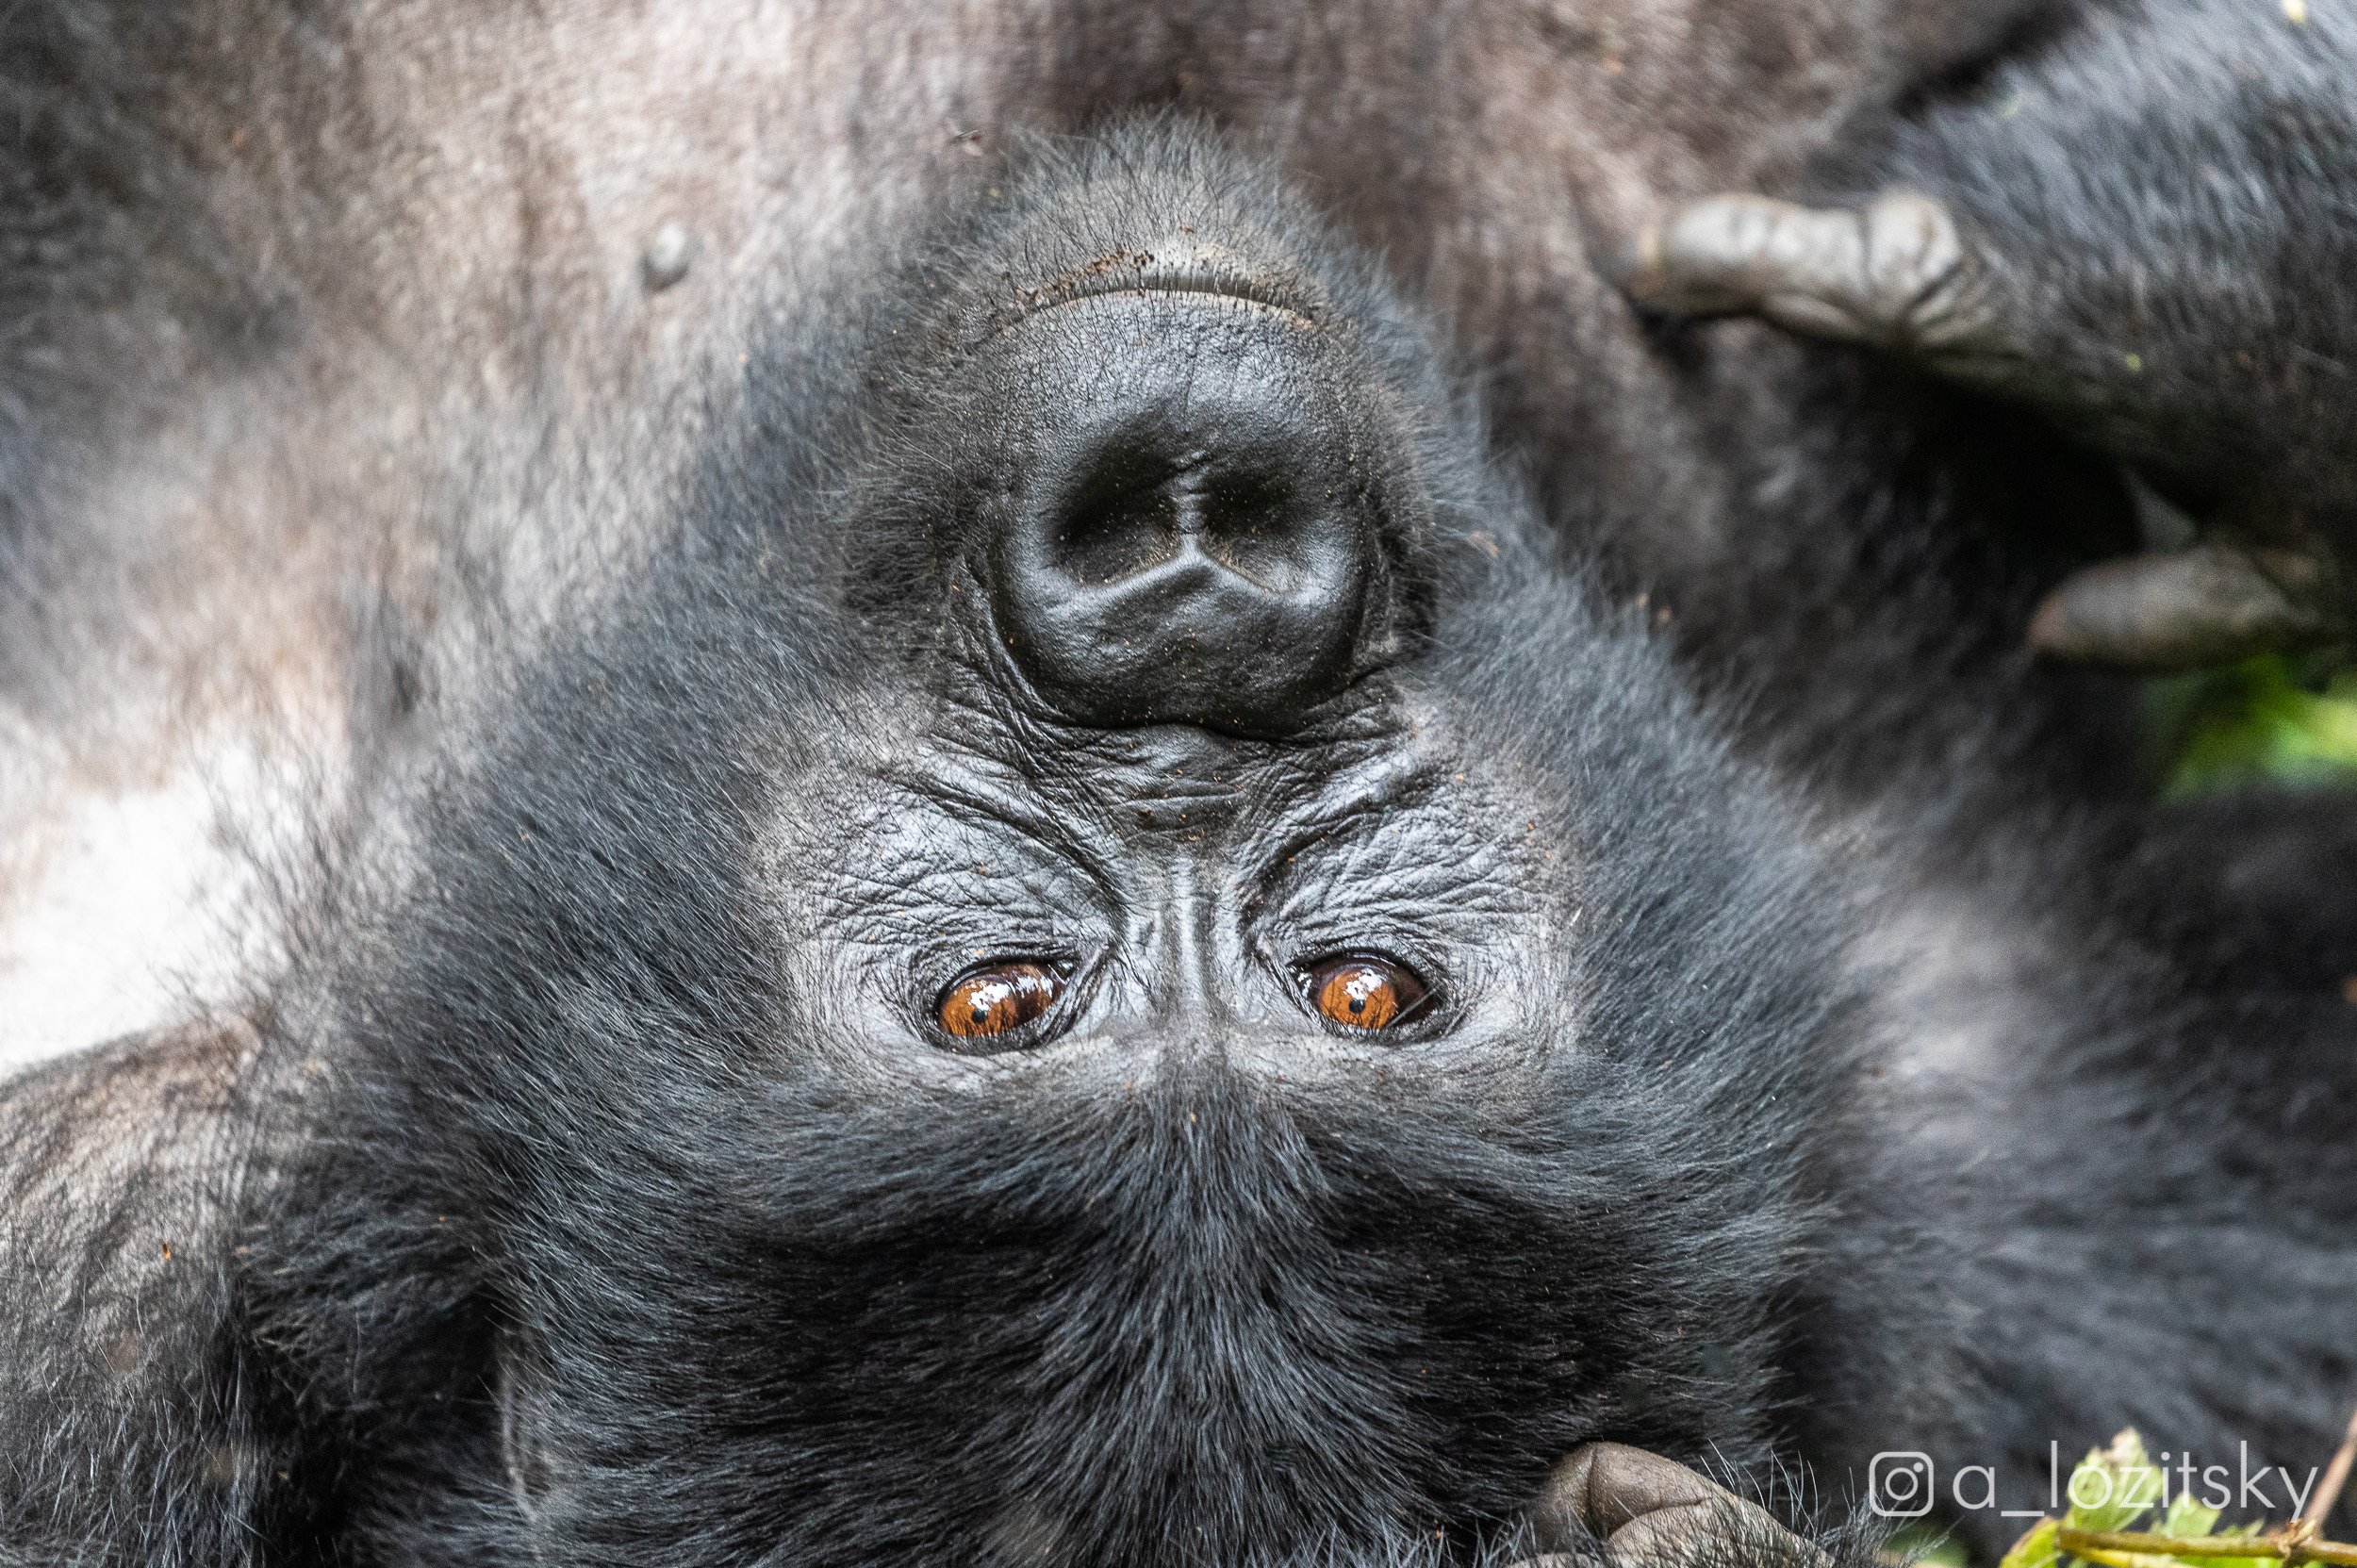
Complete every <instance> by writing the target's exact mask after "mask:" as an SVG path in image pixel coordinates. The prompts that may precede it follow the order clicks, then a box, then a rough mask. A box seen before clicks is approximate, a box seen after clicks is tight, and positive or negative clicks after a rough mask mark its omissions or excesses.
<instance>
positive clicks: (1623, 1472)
mask: <svg viewBox="0 0 2357 1568" xmlns="http://www.w3.org/2000/svg"><path fill="white" fill-rule="evenodd" d="M1530 1527H1531V1533H1532V1535H1533V1536H1534V1537H1535V1538H1536V1541H1537V1543H1538V1548H1539V1554H1540V1555H1539V1556H1538V1557H1537V1558H1535V1559H1533V1560H1529V1561H1528V1562H1526V1563H1525V1564H1522V1565H1519V1568H1574V1565H1578V1568H1589V1565H1591V1564H1594V1563H1596V1562H1598V1561H1600V1560H1601V1561H1603V1562H1607V1563H1609V1564H1612V1565H1614V1568H1726V1565H1728V1564H1744V1565H1747V1568H1833V1561H1832V1559H1831V1558H1830V1557H1829V1556H1828V1554H1827V1553H1826V1552H1825V1551H1824V1550H1823V1549H1822V1548H1821V1547H1819V1546H1817V1545H1816V1544H1814V1543H1810V1542H1808V1541H1805V1540H1803V1539H1802V1538H1801V1537H1800V1536H1798V1535H1795V1534H1794V1533H1793V1532H1792V1531H1790V1530H1788V1529H1787V1528H1785V1527H1784V1526H1783V1525H1782V1524H1780V1523H1778V1522H1777V1520H1776V1518H1775V1516H1774V1515H1772V1514H1771V1513H1770V1512H1769V1511H1768V1510H1766V1509H1763V1508H1761V1507H1760V1506H1759V1505H1758V1504H1756V1503H1750V1502H1746V1501H1744V1500H1743V1499H1742V1498H1740V1497H1738V1496H1737V1495H1735V1494H1733V1493H1732V1492H1729V1491H1728V1490H1726V1488H1724V1487H1722V1486H1720V1485H1719V1484H1718V1483H1716V1482H1715V1481H1712V1480H1710V1479H1709V1478H1708V1477H1705V1476H1703V1475H1701V1474H1700V1473H1698V1472H1696V1471H1693V1470H1689V1469H1688V1468H1687V1467H1686V1466H1685V1465H1682V1464H1679V1463H1677V1462H1675V1461H1672V1460H1666V1459H1663V1458H1662V1457H1661V1456H1660V1455H1658V1454H1653V1453H1648V1452H1646V1451H1645V1450H1644V1449H1642V1448H1631V1447H1628V1446H1627V1445H1625V1444H1618V1443H1591V1444H1586V1445H1585V1446H1583V1447H1580V1448H1576V1449H1574V1450H1573V1451H1572V1454H1571V1456H1570V1457H1569V1458H1567V1459H1565V1460H1564V1461H1563V1462H1562V1463H1560V1464H1558V1465H1557V1466H1556V1467H1555V1470H1554V1472H1553V1473H1552V1474H1551V1475H1549V1476H1548V1477H1547V1481H1546V1485H1545V1486H1544V1487H1542V1488H1541V1491H1540V1494H1539V1500H1538V1501H1537V1502H1536V1503H1535V1504H1533V1505H1532V1507H1531V1510H1530Z"/></svg>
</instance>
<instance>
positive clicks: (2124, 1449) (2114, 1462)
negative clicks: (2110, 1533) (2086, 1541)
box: [2064, 1428, 2161, 1530]
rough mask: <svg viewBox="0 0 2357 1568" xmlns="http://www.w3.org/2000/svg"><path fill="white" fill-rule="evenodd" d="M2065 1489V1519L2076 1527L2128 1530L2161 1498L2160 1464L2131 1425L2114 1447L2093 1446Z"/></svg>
mask: <svg viewBox="0 0 2357 1568" xmlns="http://www.w3.org/2000/svg"><path fill="white" fill-rule="evenodd" d="M2065 1490H2066V1492H2067V1493H2068V1494H2069V1498H2070V1512H2069V1516H2068V1517H2067V1518H2066V1519H2065V1521H2064V1522H2065V1523H2066V1524H2068V1525H2069V1527H2071V1528H2072V1529H2074V1530H2124V1529H2126V1528H2128V1527H2129V1526H2130V1525H2132V1524H2134V1522H2135V1520H2136V1519H2137V1517H2138V1516H2140V1515H2141V1514H2143V1513H2144V1512H2145V1510H2148V1509H2150V1508H2151V1507H2152V1506H2153V1505H2154V1504H2156V1503H2158V1502H2159V1501H2160V1500H2161V1472H2160V1467H2159V1466H2158V1465H2156V1464H2154V1463H2153V1462H2152V1461H2151V1456H2149V1455H2147V1454H2146V1453H2145V1451H2144V1440H2143V1439H2142V1438H2140V1437H2138V1436H2137V1435H2136V1433H2135V1429H2134V1428H2128V1429H2127V1430H2125V1431H2123V1432H2121V1433H2120V1434H2119V1435H2118V1437H2115V1438H2113V1439H2112V1442H2111V1446H2110V1447H2108V1448H2096V1449H2092V1450H2090V1451H2089V1452H2088V1454H2087V1457H2086V1458H2085V1459H2084V1460H2081V1461H2079V1464H2078V1468H2076V1469H2074V1470H2072V1471H2071V1472H2070V1484H2069V1487H2068V1488H2066V1489H2065Z"/></svg>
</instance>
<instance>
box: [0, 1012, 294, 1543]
mask: <svg viewBox="0 0 2357 1568" xmlns="http://www.w3.org/2000/svg"><path fill="white" fill-rule="evenodd" d="M256 1055H257V1052H256V1049H255V1042H254V1038H253V1035H252V1032H250V1031H249V1030H247V1029H246V1028H244V1026H242V1025H241V1024H233V1025H211V1026H205V1027H190V1028H185V1029H179V1030H173V1031H169V1032H162V1033H159V1034H155V1035H148V1036H141V1037H134V1038H132V1039H130V1040H126V1041H123V1042H119V1043H117V1044H115V1045H113V1046H109V1047H106V1048H101V1049H98V1050H94V1051H90V1052H87V1053H84V1054H82V1055H79V1056H75V1057H71V1058H67V1059H64V1060H61V1061H58V1062H57V1063H54V1064H51V1065H47V1066H44V1067H42V1068H41V1069H39V1070H37V1071H34V1072H31V1073H27V1074H25V1075H22V1076H20V1077H17V1078H14V1079H11V1080H9V1081H7V1082H6V1083H4V1084H0V1542H4V1543H7V1546H8V1548H9V1549H10V1550H11V1551H12V1552H20V1553H22V1554H24V1555H23V1556H21V1557H17V1556H11V1557H10V1559H9V1560H11V1561H25V1562H31V1563H42V1562H49V1561H71V1562H77V1563H91V1564H109V1565H111V1564H116V1563H122V1564H126V1565H127V1564H132V1563H139V1564H149V1565H157V1568H174V1565H178V1564H184V1563H188V1564H193V1563H199V1562H204V1563H228V1562H237V1561H242V1560H246V1554H247V1553H248V1552H249V1551H250V1548H251V1543H250V1541H248V1540H247V1539H246V1537H247V1531H248V1528H249V1526H248V1523H247V1516H248V1515H249V1513H250V1512H251V1510H252V1506H253V1499H254V1497H255V1495H256V1494H257V1491H258V1489H259V1486H260V1483H261V1480H262V1477H261V1475H260V1471H261V1470H262V1468H263V1466H262V1462H261V1456H262V1450H261V1449H260V1447H259V1445H258V1444H255V1442H254V1441H253V1440H252V1437H251V1433H252V1431H253V1422H254V1411H253V1410H252V1408H251V1405H252V1399H251V1397H250V1395H251V1391H250V1390H249V1389H248V1388H246V1387H245V1386H244V1385H243V1379H242V1378H241V1376H240V1370H239V1366H238V1365H237V1363H236V1358H235V1357H234V1356H233V1355H232V1354H231V1352H230V1351H229V1348H228V1337H227V1334H226V1331H225V1330H226V1325H227V1323H228V1320H229V1314H230V1301H231V1290H230V1280H231V1268H230V1264H231V1262H232V1247H233V1246H234V1243H233V1240H232V1234H231V1225H230V1216H231V1215H232V1214H233V1213H235V1189H236V1185H237V1183H238V1181H239V1170H240V1168H241V1167H242V1166H243V1165H244V1164H245V1161H244V1158H243V1154H244V1151H245V1148H246V1147H250V1146H248V1145H247V1141H246V1140H245V1139H244V1138H242V1137H241V1136H240V1135H239V1132H238V1131H236V1130H237V1129H239V1128H240V1127H241V1126H243V1125H245V1120H246V1118H244V1117H243V1116H242V1115H241V1114H239V1108H240V1106H241V1105H242V1104H243V1103H244V1102H245V1100H246V1099H247V1098H248V1089H247V1081H248V1080H249V1079H250V1078H251V1077H252V1076H253V1071H254V1065H255V1059H256Z"/></svg>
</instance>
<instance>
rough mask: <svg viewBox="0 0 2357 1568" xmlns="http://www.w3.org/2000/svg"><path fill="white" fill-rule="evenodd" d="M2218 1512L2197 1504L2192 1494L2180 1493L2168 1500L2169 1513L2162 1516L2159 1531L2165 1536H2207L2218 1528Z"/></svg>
mask: <svg viewBox="0 0 2357 1568" xmlns="http://www.w3.org/2000/svg"><path fill="white" fill-rule="evenodd" d="M2217 1514H2218V1510H2216V1509H2214V1508H2204V1507H2202V1506H2201V1504H2200V1503H2198V1502H2196V1501H2195V1500H2194V1496H2193V1494H2192V1493H2190V1492H2180V1493H2179V1494H2177V1495H2176V1496H2174V1497H2171V1498H2170V1499H2169V1500H2168V1511H2167V1513H2164V1514H2162V1515H2161V1523H2160V1526H2159V1529H2160V1532H2161V1533H2162V1534H2163V1535H2175V1536H2188V1537H2190V1536H2203V1535H2207V1534H2209V1533H2210V1532H2211V1531H2212V1530H2214V1529H2216V1528H2217Z"/></svg>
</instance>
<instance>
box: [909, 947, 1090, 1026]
mask: <svg viewBox="0 0 2357 1568" xmlns="http://www.w3.org/2000/svg"><path fill="white" fill-rule="evenodd" d="M1061 996H1063V976H1062V975H1061V974H1058V973H1057V972H1056V971H1055V970H1054V969H1053V968H1051V967H1049V966H1047V965H1046V964H1042V963H1039V962H1037V961H1035V960H1032V959H1015V960H1013V961H1011V962H1005V963H998V964H988V965H984V966H982V967H981V968H979V969H969V970H967V971H966V972H965V973H964V974H963V975H960V976H959V977H958V978H957V979H955V980H953V981H951V982H949V984H948V988H947V989H945V990H944V991H943V992H942V993H941V999H940V1001H939V1002H937V1003H935V1004H934V1013H935V1016H936V1017H937V1018H938V1019H939V1021H940V1024H941V1027H942V1028H943V1029H944V1030H946V1031H948V1032H949V1033H951V1034H953V1035H955V1036H957V1037H958V1038H959V1039H961V1040H982V1039H988V1038H990V1037H991V1036H993V1035H997V1034H1006V1033H1009V1032H1013V1031H1014V1030H1018V1029H1021V1028H1022V1027H1023V1026H1024V1025H1025V1024H1028V1023H1030V1021H1031V1020H1032V1019H1034V1018H1036V1017H1038V1016H1039V1015H1041V1014H1043V1013H1045V1012H1047V1010H1048V1009H1049V1008H1050V1007H1053V1006H1054V1005H1055V1004H1056V999H1057V998H1058V997H1061Z"/></svg>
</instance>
